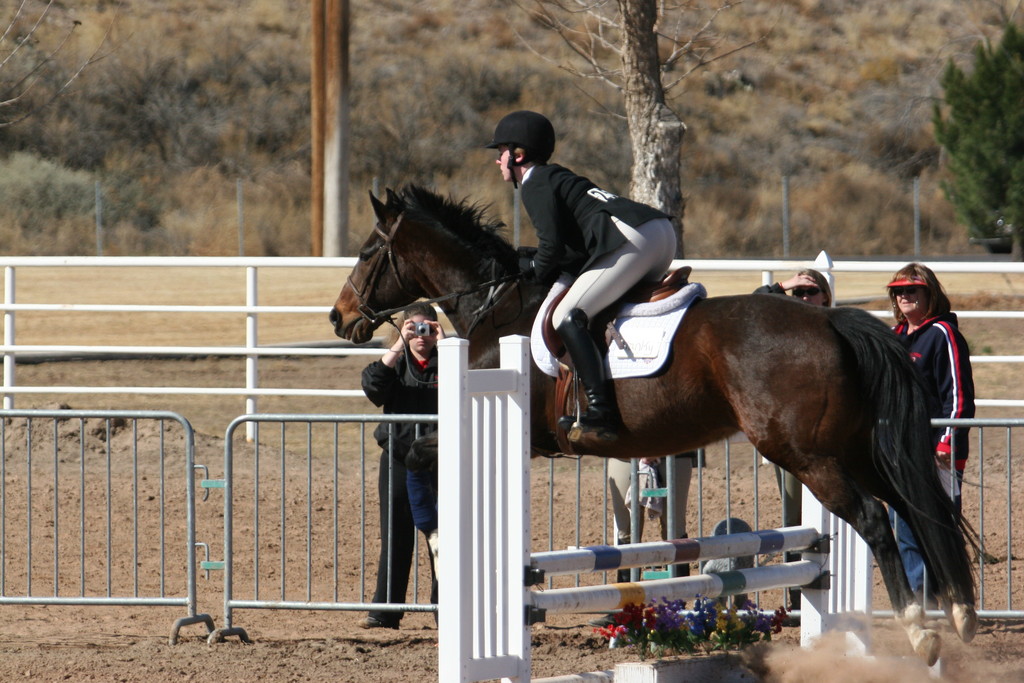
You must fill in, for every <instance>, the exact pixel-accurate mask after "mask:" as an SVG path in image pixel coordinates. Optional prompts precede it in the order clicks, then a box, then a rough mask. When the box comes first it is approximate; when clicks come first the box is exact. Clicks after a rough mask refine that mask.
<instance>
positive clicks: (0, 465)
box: [0, 410, 213, 644]
mask: <svg viewBox="0 0 1024 683" xmlns="http://www.w3.org/2000/svg"><path fill="white" fill-rule="evenodd" d="M194 444H195V438H194V435H193V432H192V427H191V425H190V424H189V423H188V421H187V420H185V419H184V418H183V417H181V416H180V415H178V414H175V413H170V412H160V411H113V410H96V411H93V410H0V604H23V605H25V604H28V605H97V606H181V607H184V608H185V609H186V612H187V614H186V616H184V617H182V618H181V619H179V620H178V621H177V622H175V624H174V625H173V627H172V630H171V635H170V642H171V643H172V644H173V643H175V642H176V641H177V635H178V631H179V629H180V628H181V627H182V626H185V625H188V624H193V623H203V624H205V625H206V627H207V630H208V631H212V630H213V620H212V619H211V618H210V617H209V615H206V614H199V613H198V612H197V606H196V561H195V558H196V534H195V485H194V482H195V480H194V474H193V473H194V469H195V460H194V459H195V445H194ZM174 469H177V470H178V471H177V473H174V471H173V470H174Z"/></svg>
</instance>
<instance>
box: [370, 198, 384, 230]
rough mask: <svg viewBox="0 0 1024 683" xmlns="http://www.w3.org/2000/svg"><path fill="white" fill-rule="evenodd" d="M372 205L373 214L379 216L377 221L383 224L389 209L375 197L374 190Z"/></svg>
mask: <svg viewBox="0 0 1024 683" xmlns="http://www.w3.org/2000/svg"><path fill="white" fill-rule="evenodd" d="M370 204H372V205H373V213H374V215H376V216H377V220H378V221H379V222H381V223H383V222H384V216H385V213H386V208H387V207H385V206H384V204H383V202H381V201H380V200H379V199H377V198H376V197H375V196H374V195H373V190H370Z"/></svg>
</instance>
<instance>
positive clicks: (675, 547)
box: [530, 526, 822, 583]
mask: <svg viewBox="0 0 1024 683" xmlns="http://www.w3.org/2000/svg"><path fill="white" fill-rule="evenodd" d="M821 537H822V535H821V533H820V532H819V531H818V530H817V529H816V528H814V527H810V526H799V527H786V528H783V529H763V530H760V531H750V532H745V533H739V534H729V535H725V536H707V537H704V538H678V539H675V540H670V541H654V542H650V543H633V544H629V545H619V546H611V545H594V546H587V547H585V548H570V549H568V550H552V551H548V552H543V553H533V555H532V556H531V558H532V559H531V563H530V566H531V570H532V573H533V574H534V575H535V576H534V577H532V578H534V579H535V581H534V583H540V581H541V580H543V578H544V577H547V576H558V575H562V574H578V573H583V572H601V571H614V570H616V569H626V568H628V567H644V566H648V565H667V564H678V563H684V562H686V563H688V562H703V561H705V560H716V559H723V558H728V557H740V556H743V555H766V554H768V553H778V552H783V551H787V550H807V549H809V548H814V547H817V545H818V543H819V541H821Z"/></svg>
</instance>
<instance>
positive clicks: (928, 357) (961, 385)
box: [893, 313, 974, 472]
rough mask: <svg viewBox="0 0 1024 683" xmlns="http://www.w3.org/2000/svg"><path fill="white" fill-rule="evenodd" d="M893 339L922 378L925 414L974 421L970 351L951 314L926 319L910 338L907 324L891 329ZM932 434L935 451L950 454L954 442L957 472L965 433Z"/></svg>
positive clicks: (945, 431)
mask: <svg viewBox="0 0 1024 683" xmlns="http://www.w3.org/2000/svg"><path fill="white" fill-rule="evenodd" d="M893 331H894V332H896V336H897V337H899V339H900V341H901V342H903V345H904V346H905V347H906V348H907V350H908V351H909V352H910V359H911V360H913V361H914V367H916V368H917V369H918V370H919V371H920V372H921V376H922V377H923V378H924V383H925V386H926V387H927V389H928V413H929V415H930V416H931V417H933V418H972V417H974V376H973V374H972V372H971V358H970V349H968V348H967V340H965V339H964V337H963V335H962V334H960V328H959V325H958V324H957V318H956V314H955V313H946V314H945V315H939V316H936V317H934V318H930V319H928V320H926V321H924V323H923V324H922V325H921V327H919V328H917V329H916V330H914V331H913V332H911V333H910V334H907V324H906V323H905V322H904V323H900V324H899V325H897V326H896V327H894V328H893ZM933 431H934V444H935V450H937V451H943V452H946V453H948V452H950V451H951V450H952V447H951V441H953V440H954V439H955V442H956V467H957V469H958V470H960V471H961V472H962V471H963V469H964V466H965V465H966V464H967V452H968V443H969V442H968V430H967V429H963V428H961V429H957V430H955V431H956V435H955V436H954V435H953V434H952V432H953V431H954V430H953V429H952V428H950V427H947V428H944V429H936V430H933Z"/></svg>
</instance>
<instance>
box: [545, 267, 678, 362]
mask: <svg viewBox="0 0 1024 683" xmlns="http://www.w3.org/2000/svg"><path fill="white" fill-rule="evenodd" d="M692 271H693V268H691V267H690V266H683V267H682V268H678V269H676V270H673V271H669V273H668V274H667V275H665V277H663V278H662V279H661V280H659V281H657V282H638V283H637V284H635V285H633V287H631V288H630V289H629V290H628V291H627V292H626V293H625V294H623V295H622V297H620V298H619V300H618V301H617V302H615V303H614V304H612V305H611V306H609V307H608V308H606V309H605V310H603V311H601V314H600V315H598V316H597V317H596V318H595V319H594V320H591V321H590V333H591V334H592V335H594V340H595V341H596V342H597V345H598V348H602V347H604V348H605V349H607V347H608V344H609V343H610V341H611V339H610V335H611V334H612V332H610V331H609V323H610V322H611V321H612V320H614V319H615V314H616V311H618V309H619V307H620V306H621V305H622V304H643V303H649V302H653V301H661V300H662V299H667V298H668V297H670V296H672V295H673V294H675V293H676V292H678V291H679V290H680V289H682V288H683V287H685V286H686V285H687V284H689V281H690V273H691V272H692ZM568 292H569V290H568V289H566V290H565V291H564V292H562V293H561V294H559V295H558V296H557V297H555V299H554V300H553V301H552V302H551V305H550V306H549V307H548V310H547V311H545V313H544V322H543V326H542V328H541V331H542V336H543V338H544V345H545V346H547V347H548V350H550V351H551V353H552V355H554V357H555V358H557V359H558V360H559V361H560V362H561V363H563V364H565V365H569V366H571V365H572V362H571V359H569V358H568V355H567V354H566V352H565V345H564V344H563V343H562V339H561V337H559V336H558V331H557V330H555V324H554V321H553V320H552V316H553V315H554V312H555V309H556V308H557V307H558V304H559V303H560V302H561V301H562V299H563V298H565V295H566V294H567V293H568ZM611 329H612V330H614V328H611ZM598 331H601V332H603V334H597V332H598Z"/></svg>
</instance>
